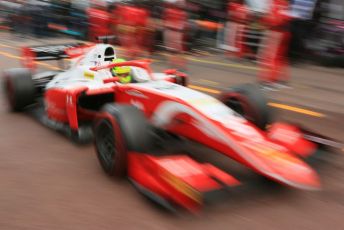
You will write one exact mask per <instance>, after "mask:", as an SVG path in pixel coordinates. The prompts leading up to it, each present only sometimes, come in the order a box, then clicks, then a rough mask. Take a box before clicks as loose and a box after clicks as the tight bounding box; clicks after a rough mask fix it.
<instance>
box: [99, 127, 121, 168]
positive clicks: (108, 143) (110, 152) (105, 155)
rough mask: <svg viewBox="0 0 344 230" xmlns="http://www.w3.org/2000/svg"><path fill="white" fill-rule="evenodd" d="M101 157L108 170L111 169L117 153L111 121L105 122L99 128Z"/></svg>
mask: <svg viewBox="0 0 344 230" xmlns="http://www.w3.org/2000/svg"><path fill="white" fill-rule="evenodd" d="M96 145H97V149H98V153H99V158H100V161H101V163H102V165H103V166H104V167H105V168H106V170H111V169H112V167H113V165H114V162H115V155H116V153H117V151H116V146H115V136H114V132H113V128H112V126H111V124H109V122H107V121H106V122H103V123H102V124H101V125H100V127H99V129H98V135H97V141H96Z"/></svg>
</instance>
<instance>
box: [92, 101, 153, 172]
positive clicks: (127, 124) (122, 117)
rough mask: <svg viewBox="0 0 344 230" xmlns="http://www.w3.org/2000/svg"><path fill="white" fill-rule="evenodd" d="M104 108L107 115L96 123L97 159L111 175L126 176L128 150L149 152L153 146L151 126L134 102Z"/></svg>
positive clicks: (103, 110)
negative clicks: (133, 104)
mask: <svg viewBox="0 0 344 230" xmlns="http://www.w3.org/2000/svg"><path fill="white" fill-rule="evenodd" d="M102 112H103V114H105V117H104V118H101V119H98V120H97V121H96V122H95V126H94V137H95V147H96V152H97V157H98V160H99V162H100V164H101V166H102V168H103V169H104V171H105V172H106V173H107V174H108V175H110V176H115V177H124V176H126V174H127V155H128V152H129V151H135V152H147V151H148V150H149V149H150V148H151V146H152V140H153V139H152V136H151V126H150V124H149V123H148V121H147V119H146V118H145V116H144V114H143V113H142V112H141V111H140V110H138V109H137V108H136V107H134V106H130V105H117V104H106V105H104V107H103V108H102Z"/></svg>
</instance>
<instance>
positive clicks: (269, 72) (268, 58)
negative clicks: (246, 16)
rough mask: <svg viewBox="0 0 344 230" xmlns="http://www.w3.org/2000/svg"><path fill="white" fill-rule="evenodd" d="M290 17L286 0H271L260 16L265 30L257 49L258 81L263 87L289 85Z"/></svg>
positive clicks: (284, 86)
mask: <svg viewBox="0 0 344 230" xmlns="http://www.w3.org/2000/svg"><path fill="white" fill-rule="evenodd" d="M291 18H292V17H291V15H290V13H289V4H288V2H287V1H286V0H271V3H270V9H269V10H268V11H267V13H266V15H265V16H264V17H263V18H262V23H264V24H265V26H266V27H267V32H266V34H265V37H264V39H263V41H262V42H263V44H262V46H261V47H260V50H259V51H258V52H259V53H258V57H259V58H260V60H259V63H260V71H259V82H260V83H261V84H262V86H263V87H264V88H265V89H270V90H274V89H276V88H287V87H289V86H288V85H287V83H288V81H289V70H288V58H287V51H288V45H289V40H290V33H289V22H290V20H291Z"/></svg>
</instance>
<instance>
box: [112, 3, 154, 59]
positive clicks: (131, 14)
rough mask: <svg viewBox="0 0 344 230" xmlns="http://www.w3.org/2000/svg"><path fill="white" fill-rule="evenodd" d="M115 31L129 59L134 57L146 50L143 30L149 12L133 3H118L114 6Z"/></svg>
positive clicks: (144, 30) (147, 20) (145, 26)
mask: <svg viewBox="0 0 344 230" xmlns="http://www.w3.org/2000/svg"><path fill="white" fill-rule="evenodd" d="M116 17H117V18H116V19H115V20H116V25H117V27H116V33H117V35H118V37H119V43H120V45H121V46H122V47H123V48H124V49H125V51H126V53H125V56H127V57H128V58H129V59H135V58H137V57H139V56H142V55H144V53H145V52H146V47H145V46H144V44H145V40H144V39H145V37H144V36H145V32H146V28H147V25H148V22H149V12H148V11H147V10H146V9H144V8H143V7H140V6H138V5H135V4H131V5H124V4H121V5H118V6H117V8H116Z"/></svg>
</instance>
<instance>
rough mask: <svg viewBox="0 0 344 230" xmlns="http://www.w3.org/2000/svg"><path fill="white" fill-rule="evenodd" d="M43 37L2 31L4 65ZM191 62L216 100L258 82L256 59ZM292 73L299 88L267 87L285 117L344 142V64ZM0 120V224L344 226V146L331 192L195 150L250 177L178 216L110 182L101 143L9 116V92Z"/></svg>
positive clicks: (328, 185) (334, 160) (196, 82)
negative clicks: (271, 178) (294, 185)
mask: <svg viewBox="0 0 344 230" xmlns="http://www.w3.org/2000/svg"><path fill="white" fill-rule="evenodd" d="M61 41H62V40H61V39H55V40H54V39H52V40H49V41H45V42H46V43H56V42H59V43H61ZM62 42H64V41H62ZM40 43H42V41H34V40H32V39H21V40H19V39H17V38H14V37H12V36H11V35H9V34H7V33H0V70H3V69H7V68H12V67H18V66H20V64H19V61H20V60H19V58H18V49H17V47H19V46H20V45H23V44H40ZM156 59H158V60H159V61H157V62H156V63H155V64H154V67H155V69H156V70H162V69H164V68H166V65H165V64H164V57H162V56H160V57H156ZM188 59H189V70H188V73H189V75H190V79H191V87H193V88H195V89H197V90H201V91H204V92H207V93H210V94H211V95H214V96H216V94H217V93H218V92H219V91H220V90H222V89H223V88H226V87H227V86H231V85H235V84H240V83H246V82H255V81H256V71H257V70H256V67H255V65H253V64H251V63H247V62H242V63H237V62H231V61H228V60H225V59H224V58H223V57H222V56H221V55H210V56H203V57H189V58H188ZM53 66H54V63H48V64H47V65H40V67H41V68H42V69H49V68H53ZM291 73H292V74H291V75H292V79H291V86H292V87H293V88H292V89H283V90H281V91H278V92H270V93H268V96H269V97H270V106H271V107H272V109H274V110H275V112H276V116H277V118H278V120H284V121H292V122H298V123H302V124H304V125H305V126H306V127H308V128H311V129H312V130H315V131H317V132H319V133H322V134H325V135H327V136H329V137H332V138H336V139H338V140H339V141H344V106H343V105H344V89H343V86H344V70H343V69H327V68H324V67H318V66H313V65H300V66H294V67H292V68H291ZM1 91H2V89H1ZM1 93H2V92H1ZM0 124H1V129H0V229H1V230H12V229H44V230H46V229H73V230H74V229H312V230H314V229H343V228H344V222H343V215H344V180H343V178H344V150H340V149H338V150H334V151H332V152H331V153H329V154H328V155H327V156H326V157H325V158H322V159H321V162H320V163H321V165H323V166H322V167H320V168H319V173H320V175H321V180H322V183H323V189H322V190H321V191H317V192H308V191H299V190H294V189H290V188H284V187H282V186H278V185H275V184H273V183H268V182H267V181H265V180H264V179H262V178H260V177H259V176H257V175H254V174H253V173H251V172H249V171H248V170H246V169H243V168H241V167H239V166H238V165H236V164H234V163H233V162H229V161H228V162H227V161H226V160H224V159H223V158H222V157H221V156H218V155H216V154H215V153H213V152H211V151H206V150H204V149H202V148H200V147H194V148H193V149H194V151H195V153H197V155H198V156H199V158H200V159H201V158H202V157H203V158H207V159H211V160H212V161H213V162H215V163H216V162H217V163H219V164H220V165H222V166H224V165H225V166H227V168H228V167H230V168H231V169H233V170H234V171H236V173H237V175H239V176H241V177H242V178H243V179H244V180H245V182H246V183H245V184H244V185H243V187H242V188H241V190H240V191H233V193H231V194H230V195H229V197H228V198H226V199H224V200H223V201H221V202H217V203H215V204H212V205H209V206H207V207H206V208H205V209H204V211H203V212H202V213H200V214H199V215H198V216H193V215H190V214H187V213H184V212H180V213H179V214H170V213H168V212H166V211H164V210H162V209H160V208H158V207H156V206H155V205H153V204H151V203H150V202H149V201H148V200H146V199H145V198H144V197H142V196H141V195H140V194H138V193H137V191H136V190H135V189H134V188H133V187H132V186H131V185H130V183H129V182H128V181H126V180H123V181H117V180H113V179H111V178H108V177H107V176H105V174H104V173H103V171H102V170H101V168H100V166H99V164H98V161H97V159H96V155H95V151H94V147H93V146H92V145H85V146H78V145H75V144H73V143H71V142H70V141H68V140H67V139H66V138H65V137H64V136H61V135H60V134H58V133H55V132H53V131H51V130H49V129H48V128H45V127H43V126H41V125H40V124H38V123H37V122H36V121H34V120H33V119H32V118H30V117H28V116H25V115H24V114H15V113H9V112H8V110H7V105H6V103H5V100H4V97H3V95H2V94H1V97H0ZM227 163H228V164H227Z"/></svg>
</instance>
